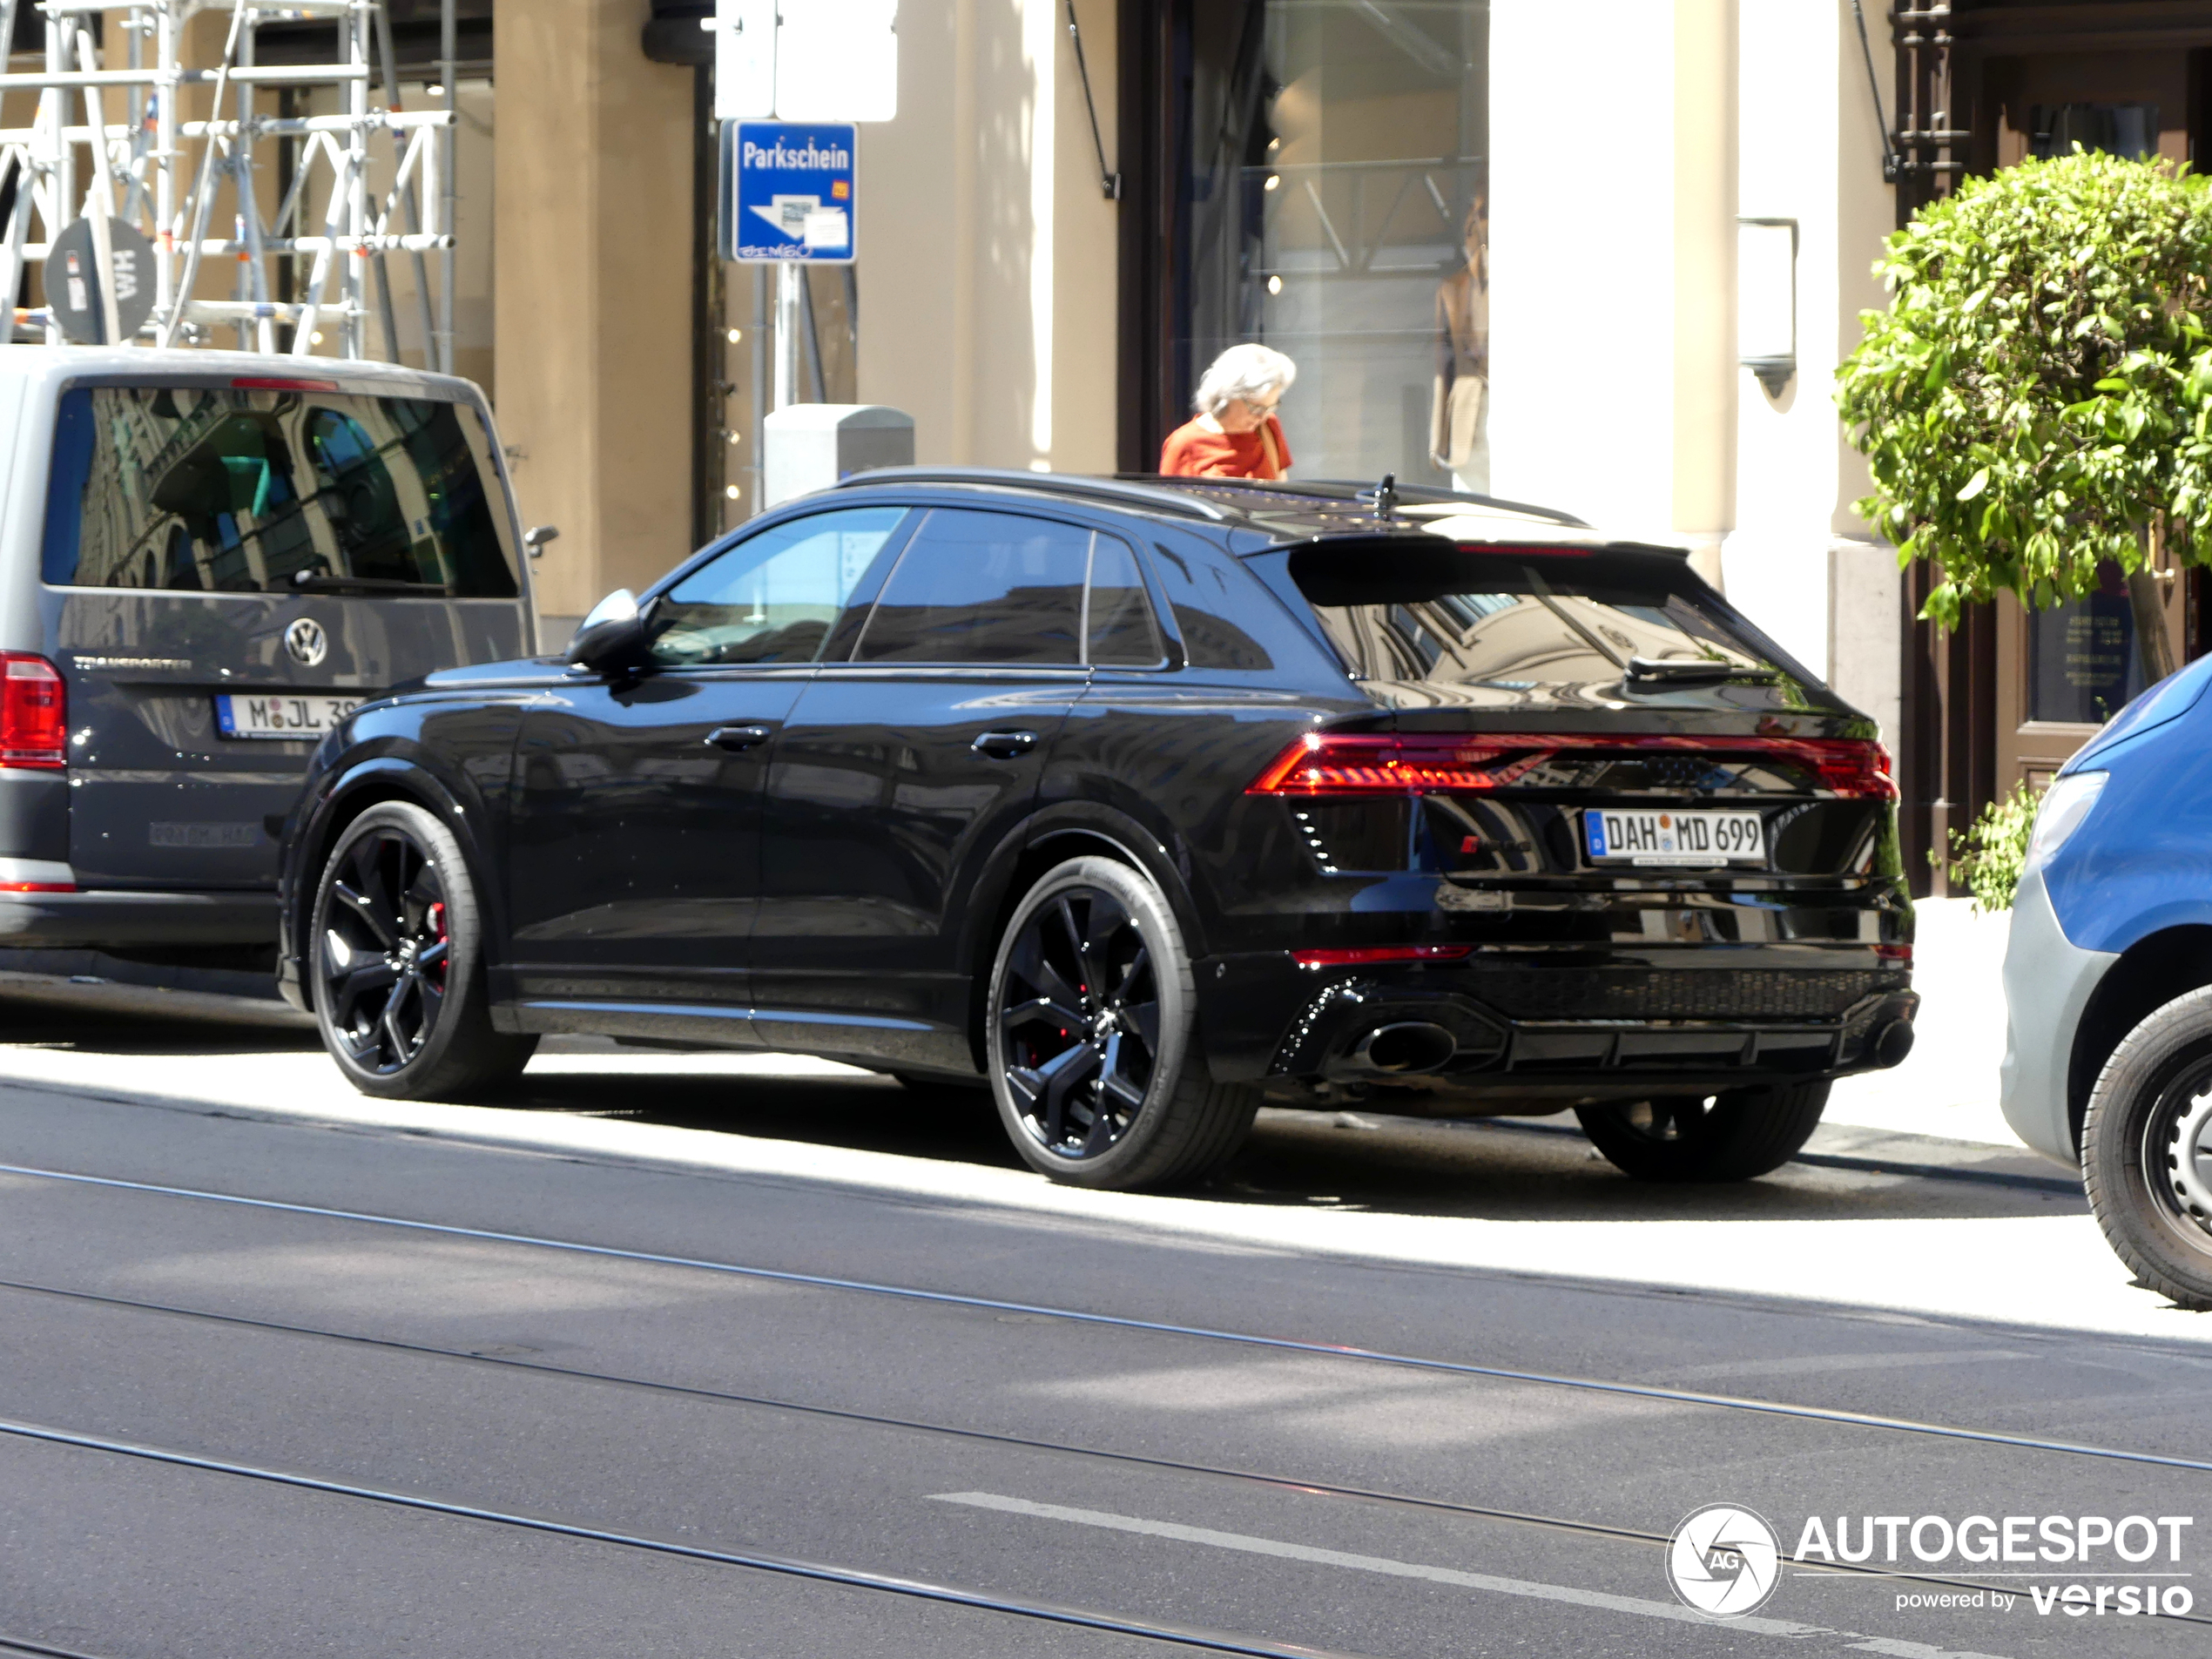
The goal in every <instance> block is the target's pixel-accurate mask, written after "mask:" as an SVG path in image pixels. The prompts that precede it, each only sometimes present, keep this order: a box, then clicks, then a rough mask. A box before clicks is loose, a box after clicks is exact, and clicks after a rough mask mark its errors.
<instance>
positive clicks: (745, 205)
mask: <svg viewBox="0 0 2212 1659" xmlns="http://www.w3.org/2000/svg"><path fill="white" fill-rule="evenodd" d="M855 140H856V134H855V132H854V130H853V125H852V124H851V123H849V122H806V123H799V122H789V121H730V122H725V123H724V124H723V127H722V174H723V192H722V215H721V217H722V257H723V258H724V259H725V260H737V261H738V262H740V263H742V264H747V265H759V264H772V265H773V266H776V391H775V406H776V408H779V409H780V408H787V407H788V406H790V405H791V404H792V403H795V402H797V401H799V327H800V323H799V283H800V282H801V281H802V280H804V279H803V278H802V277H801V275H800V274H799V267H800V266H806V265H850V264H852V263H853V257H854V254H855V253H856V250H857V241H858V225H859V220H858V210H859V207H860V190H859V183H858V178H857V173H856V169H855V163H856V158H857V157H858V154H859V149H860V146H859V145H858V144H857V142H856V141H855Z"/></svg>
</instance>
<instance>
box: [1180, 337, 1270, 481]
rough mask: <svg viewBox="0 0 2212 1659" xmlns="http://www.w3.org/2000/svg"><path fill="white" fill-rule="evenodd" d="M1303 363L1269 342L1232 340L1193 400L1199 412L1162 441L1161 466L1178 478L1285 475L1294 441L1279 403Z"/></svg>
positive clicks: (1215, 360)
mask: <svg viewBox="0 0 2212 1659" xmlns="http://www.w3.org/2000/svg"><path fill="white" fill-rule="evenodd" d="M1297 378H1298V365H1297V364H1296V363H1294V362H1292V361H1291V360H1290V359H1289V358H1287V357H1285V356H1284V355H1283V354H1282V353H1281V352H1278V351H1275V350H1272V349H1271V348H1270V347H1265V346H1231V347H1230V348H1229V349H1228V350H1227V351H1225V352H1224V353H1222V354H1221V355H1220V356H1218V357H1217V358H1215V359H1214V360H1213V364H1212V366H1211V368H1208V369H1207V370H1206V373H1205V376H1204V379H1202V380H1201V381H1199V382H1198V395H1197V397H1196V398H1195V399H1193V400H1192V401H1194V402H1196V403H1197V406H1198V413H1197V415H1195V416H1193V417H1192V418H1191V419H1190V420H1189V421H1184V423H1183V425H1181V426H1179V427H1177V428H1176V429H1175V430H1174V431H1172V432H1170V433H1169V434H1168V441H1167V442H1165V443H1163V444H1162V445H1161V446H1160V471H1161V472H1162V473H1163V475H1167V476H1169V477H1177V478H1280V477H1282V476H1283V475H1285V474H1286V473H1288V472H1289V471H1290V469H1291V446H1290V445H1289V444H1288V443H1287V442H1285V441H1284V438H1283V423H1282V422H1281V421H1278V420H1277V419H1276V418H1275V406H1276V405H1277V404H1278V403H1280V402H1281V401H1283V394H1284V393H1285V392H1287V391H1289V390H1290V389H1291V381H1294V380H1296V379H1297Z"/></svg>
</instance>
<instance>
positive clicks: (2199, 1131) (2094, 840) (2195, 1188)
mask: <svg viewBox="0 0 2212 1659" xmlns="http://www.w3.org/2000/svg"><path fill="white" fill-rule="evenodd" d="M2208 683H2212V658H2202V659H2200V660H2198V661H2197V662H2195V663H2192V664H2190V665H2189V666H2188V667H2187V668H2185V669H2183V670H2182V671H2181V672H2179V673H2177V674H2175V675H2172V676H2171V677H2169V678H2167V679H2165V680H2162V681H2161V682H2160V683H2159V684H2158V685H2155V686H2153V687H2152V688H2151V689H2150V690H2149V691H2146V692H2145V693H2144V694H2143V695H2142V696H2141V697H2140V698H2136V699H2135V701H2134V702H2133V703H2131V704H2129V705H2128V707H2127V708H2125V709H2123V710H2122V711H2121V712H2120V714H2119V715H2118V716H2117V717H2116V718H2114V720H2113V721H2112V723H2111V724H2110V725H2107V726H2106V728H2105V729H2104V730H2103V731H2102V732H2099V733H2098V734H2097V736H2096V737H2095V738H2094V739H2092V740H2091V742H2090V744H2089V745H2088V746H2087V748H2085V749H2083V750H2082V751H2081V752H2080V753H2079V754H2077V755H2076V756H2074V759H2072V760H2070V761H2068V762H2067V765H2066V767H2065V769H2064V770H2063V771H2062V772H2060V774H2059V776H2058V778H2057V779H2056V780H2055V781H2054V783H2053V784H2052V786H2051V787H2050V790H2049V792H2047V793H2046V794H2045V796H2044V797H2043V800H2042V804H2041V806H2040V809H2039V810H2038V812H2037V813H2036V818H2035V828H2034V833H2033V839H2032V840H2030V842H2029V845H2028V852H2027V863H2026V867H2025V869H2024V871H2023V873H2022V875H2021V879H2020V890H2019V893H2018V894H2017V895H2016V896H2015V897H2014V899H2013V920H2012V934H2011V938H2010V940H2009V941H2008V943H2007V947H2006V954H2005V1001H2006V1027H2007V1028H2006V1042H2005V1064H2004V1108H2005V1117H2006V1122H2008V1123H2011V1124H2012V1126H2013V1130H2014V1131H2015V1132H2016V1133H2017V1134H2018V1135H2019V1136H2020V1138H2021V1139H2022V1140H2024V1141H2026V1142H2027V1143H2028V1144H2029V1145H2030V1146H2032V1147H2033V1148H2035V1150H2037V1151H2039V1152H2042V1153H2045V1154H2047V1155H2048V1156H2049V1157H2054V1158H2057V1159H2059V1160H2060V1161H2061V1162H2063V1163H2068V1164H2074V1163H2078V1164H2079V1165H2080V1169H2081V1172H2082V1177H2083V1179H2084V1181H2085V1183H2086V1184H2087V1188H2088V1193H2089V1200H2090V1203H2091V1204H2092V1206H2093V1207H2094V1209H2095V1211H2096V1215H2097V1221H2098V1224H2099V1225H2101V1227H2102V1228H2103V1229H2104V1233H2105V1238H2107V1240H2108V1241H2110V1243H2111V1244H2112V1247H2113V1249H2114V1251H2118V1252H2119V1255H2120V1258H2121V1260H2122V1261H2124V1262H2126V1263H2127V1264H2128V1266H2129V1267H2131V1268H2133V1269H2134V1271H2135V1273H2136V1275H2137V1276H2138V1278H2140V1279H2141V1282H2142V1283H2143V1284H2145V1285H2148V1287H2150V1288H2151V1289H2153V1290H2155V1291H2159V1292H2161V1294H2163V1295H2166V1296H2168V1297H2171V1298H2173V1299H2174V1300H2175V1302H2178V1303H2180V1304H2181V1305H2183V1306H2185V1307H2191V1308H2197V1309H2212V704H2208V703H2207V702H2206V700H2205V697H2204V690H2205V686H2206V685H2207V684H2208Z"/></svg>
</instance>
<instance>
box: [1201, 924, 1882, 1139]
mask: <svg viewBox="0 0 2212 1659" xmlns="http://www.w3.org/2000/svg"><path fill="white" fill-rule="evenodd" d="M1693 954H1696V955H1699V956H1703V953H1693ZM1730 957H1731V960H1730V962H1729V963H1728V965H1726V966H1717V967H1716V966H1707V965H1703V964H1701V965H1700V966H1696V967H1689V966H1683V967H1679V968H1677V967H1672V966H1668V967H1647V966H1642V965H1638V964H1631V963H1625V962H1622V961H1620V960H1619V959H1617V958H1615V959H1614V960H1612V961H1608V962H1602V963H1600V964H1592V965H1588V966H1582V965H1578V964H1574V963H1562V962H1561V961H1558V960H1557V959H1553V960H1552V961H1544V962H1542V963H1541V966H1538V965H1536V964H1534V963H1528V965H1527V967H1525V968H1524V967H1523V966H1522V965H1521V964H1522V963H1526V962H1527V958H1522V959H1521V962H1514V961H1502V962H1501V961H1497V960H1495V959H1490V960H1487V961H1486V960H1483V959H1481V958H1478V959H1477V961H1475V962H1474V963H1473V964H1469V965H1465V966H1460V965H1453V966H1449V967H1445V966H1427V965H1422V966H1413V967H1406V968H1397V969H1395V970H1394V971H1387V972H1372V971H1370V972H1354V973H1347V972H1335V973H1332V974H1327V975H1326V976H1325V977H1322V976H1318V975H1316V974H1314V973H1313V971H1312V970H1310V969H1300V968H1298V967H1297V965H1296V964H1295V963H1294V962H1292V961H1291V960H1290V959H1289V957H1288V956H1287V954H1275V955H1272V957H1271V959H1254V958H1245V959H1242V960H1241V961H1239V960H1238V959H1233V958H1231V959H1221V960H1219V961H1217V962H1216V963H1215V964H1213V965H1211V967H1210V968H1207V969H1206V970H1205V971H1204V972H1203V973H1202V974H1201V976H1200V983H1201V985H1202V986H1204V985H1205V984H1206V983H1207V981H1208V979H1209V978H1211V980H1212V981H1213V984H1214V986H1215V987H1216V988H1217V994H1216V995H1214V996H1213V997H1211V999H1209V1001H1211V1004H1212V1007H1211V1009H1210V1010H1209V1011H1208V1012H1209V1015H1210V1016H1211V1017H1209V1018H1208V1020H1207V1024H1206V1045H1207V1054H1208V1059H1209V1062H1210V1063H1211V1068H1212V1069H1213V1071H1214V1074H1215V1076H1217V1077H1219V1078H1221V1079H1222V1080H1223V1081H1224V1082H1228V1081H1250V1082H1266V1083H1268V1084H1270V1085H1271V1086H1272V1087H1275V1088H1278V1089H1287V1090H1288V1091H1290V1092H1291V1093H1292V1094H1306V1095H1311V1096H1314V1097H1316V1098H1318V1099H1329V1098H1335V1097H1342V1096H1344V1095H1345V1094H1347V1093H1351V1094H1357V1093H1359V1092H1362V1091H1365V1090H1370V1089H1381V1090H1388V1091H1395V1090H1406V1089H1410V1090H1413V1091H1416V1092H1419V1093H1421V1094H1424V1095H1427V1096H1459V1097H1463V1098H1465V1099H1467V1100H1468V1101H1470V1102H1479V1101H1483V1100H1490V1101H1500V1100H1514V1099H1528V1100H1541V1101H1552V1102H1557V1103H1564V1102H1566V1101H1570V1100H1577V1099H1596V1098H1604V1097H1608V1096H1612V1097H1620V1096H1635V1095H1641V1094H1643V1093H1648V1092H1649V1091H1650V1090H1651V1089H1659V1088H1663V1089H1732V1088H1744V1087H1748V1086H1757V1085H1764V1084H1769V1083H1777V1082H1809V1081H1813V1080H1817V1079H1821V1078H1833V1077H1840V1076H1846V1075H1848V1074H1850V1073H1852V1072H1859V1071H1871V1070H1874V1069H1879V1068H1881V1067H1884V1066H1889V1065H1894V1064H1896V1063H1897V1062H1898V1061H1900V1060H1902V1059H1903V1058H1904V1056H1905V1052H1906V1051H1907V1050H1908V1049H1909V1048H1910V1046H1911V1042H1912V1019H1913V1016H1914V1015H1915V1014H1916V1013H1917V1012H1918V1010H1919V1002H1920V999H1919V996H1918V995H1915V994H1914V993H1913V992H1912V989H1911V988H1910V976H1909V975H1907V974H1904V973H1901V972H1896V971H1892V970H1891V969H1889V968H1886V967H1884V966H1878V965H1876V964H1875V962H1874V960H1873V956H1872V953H1871V951H1868V952H1864V953H1861V952H1848V953H1844V952H1820V953H1802V954H1801V953H1795V952H1792V953H1790V954H1788V956H1786V957H1784V959H1783V960H1782V961H1769V960H1765V959H1764V957H1765V954H1764V953H1761V952H1752V953H1748V954H1735V953H1730ZM1861 957H1864V958H1865V961H1864V962H1862V961H1858V959H1859V958H1861ZM1710 961H1711V959H1710V957H1707V958H1705V962H1706V963H1710ZM1232 964H1233V965H1232ZM1238 981H1242V984H1241V986H1238ZM1232 987H1235V989H1232ZM1239 992H1241V994H1239ZM1286 1008H1287V1009H1288V1017H1287V1018H1285V1009H1286ZM1388 1027H1420V1028H1425V1029H1424V1033H1423V1035H1425V1036H1426V1038H1427V1039H1428V1041H1429V1042H1430V1044H1431V1046H1432V1051H1433V1054H1434V1055H1439V1056H1440V1055H1444V1054H1445V1053H1447V1052H1448V1055H1449V1057H1448V1058H1443V1059H1440V1062H1438V1063H1434V1064H1433V1065H1430V1066H1427V1067H1426V1069H1421V1070H1419V1071H1413V1072H1398V1071H1389V1070H1382V1069H1377V1068H1376V1067H1375V1066H1374V1064H1373V1063H1372V1060H1370V1059H1363V1055H1362V1044H1363V1042H1365V1041H1366V1040H1367V1039H1368V1038H1370V1036H1371V1035H1372V1034H1373V1033H1375V1032H1376V1031H1378V1030H1379V1029H1382V1028H1388ZM1431 1028H1433V1029H1431ZM1438 1031H1440V1032H1442V1033H1448V1034H1449V1038H1450V1042H1449V1045H1448V1049H1447V1045H1446V1044H1445V1043H1444V1040H1443V1038H1442V1036H1440V1035H1438V1034H1437V1033H1438Z"/></svg>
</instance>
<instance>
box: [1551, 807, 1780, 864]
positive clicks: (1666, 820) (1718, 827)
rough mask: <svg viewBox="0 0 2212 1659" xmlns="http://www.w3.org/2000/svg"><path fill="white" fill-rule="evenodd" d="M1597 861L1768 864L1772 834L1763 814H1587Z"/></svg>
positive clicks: (1585, 825) (1586, 835)
mask: <svg viewBox="0 0 2212 1659" xmlns="http://www.w3.org/2000/svg"><path fill="white" fill-rule="evenodd" d="M1582 840H1583V843H1584V845H1586V846H1588V848H1589V853H1590V860H1591V862H1592V863H1595V864H1708V865H1710V864H1764V863H1765V862H1766V833H1765V830H1764V826H1762V824H1761V821H1760V819H1759V815H1758V814H1757V813H1672V812H1662V813H1618V812H1599V811H1596V810H1595V809H1593V810H1590V811H1588V812H1585V813H1583V814H1582Z"/></svg>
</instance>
